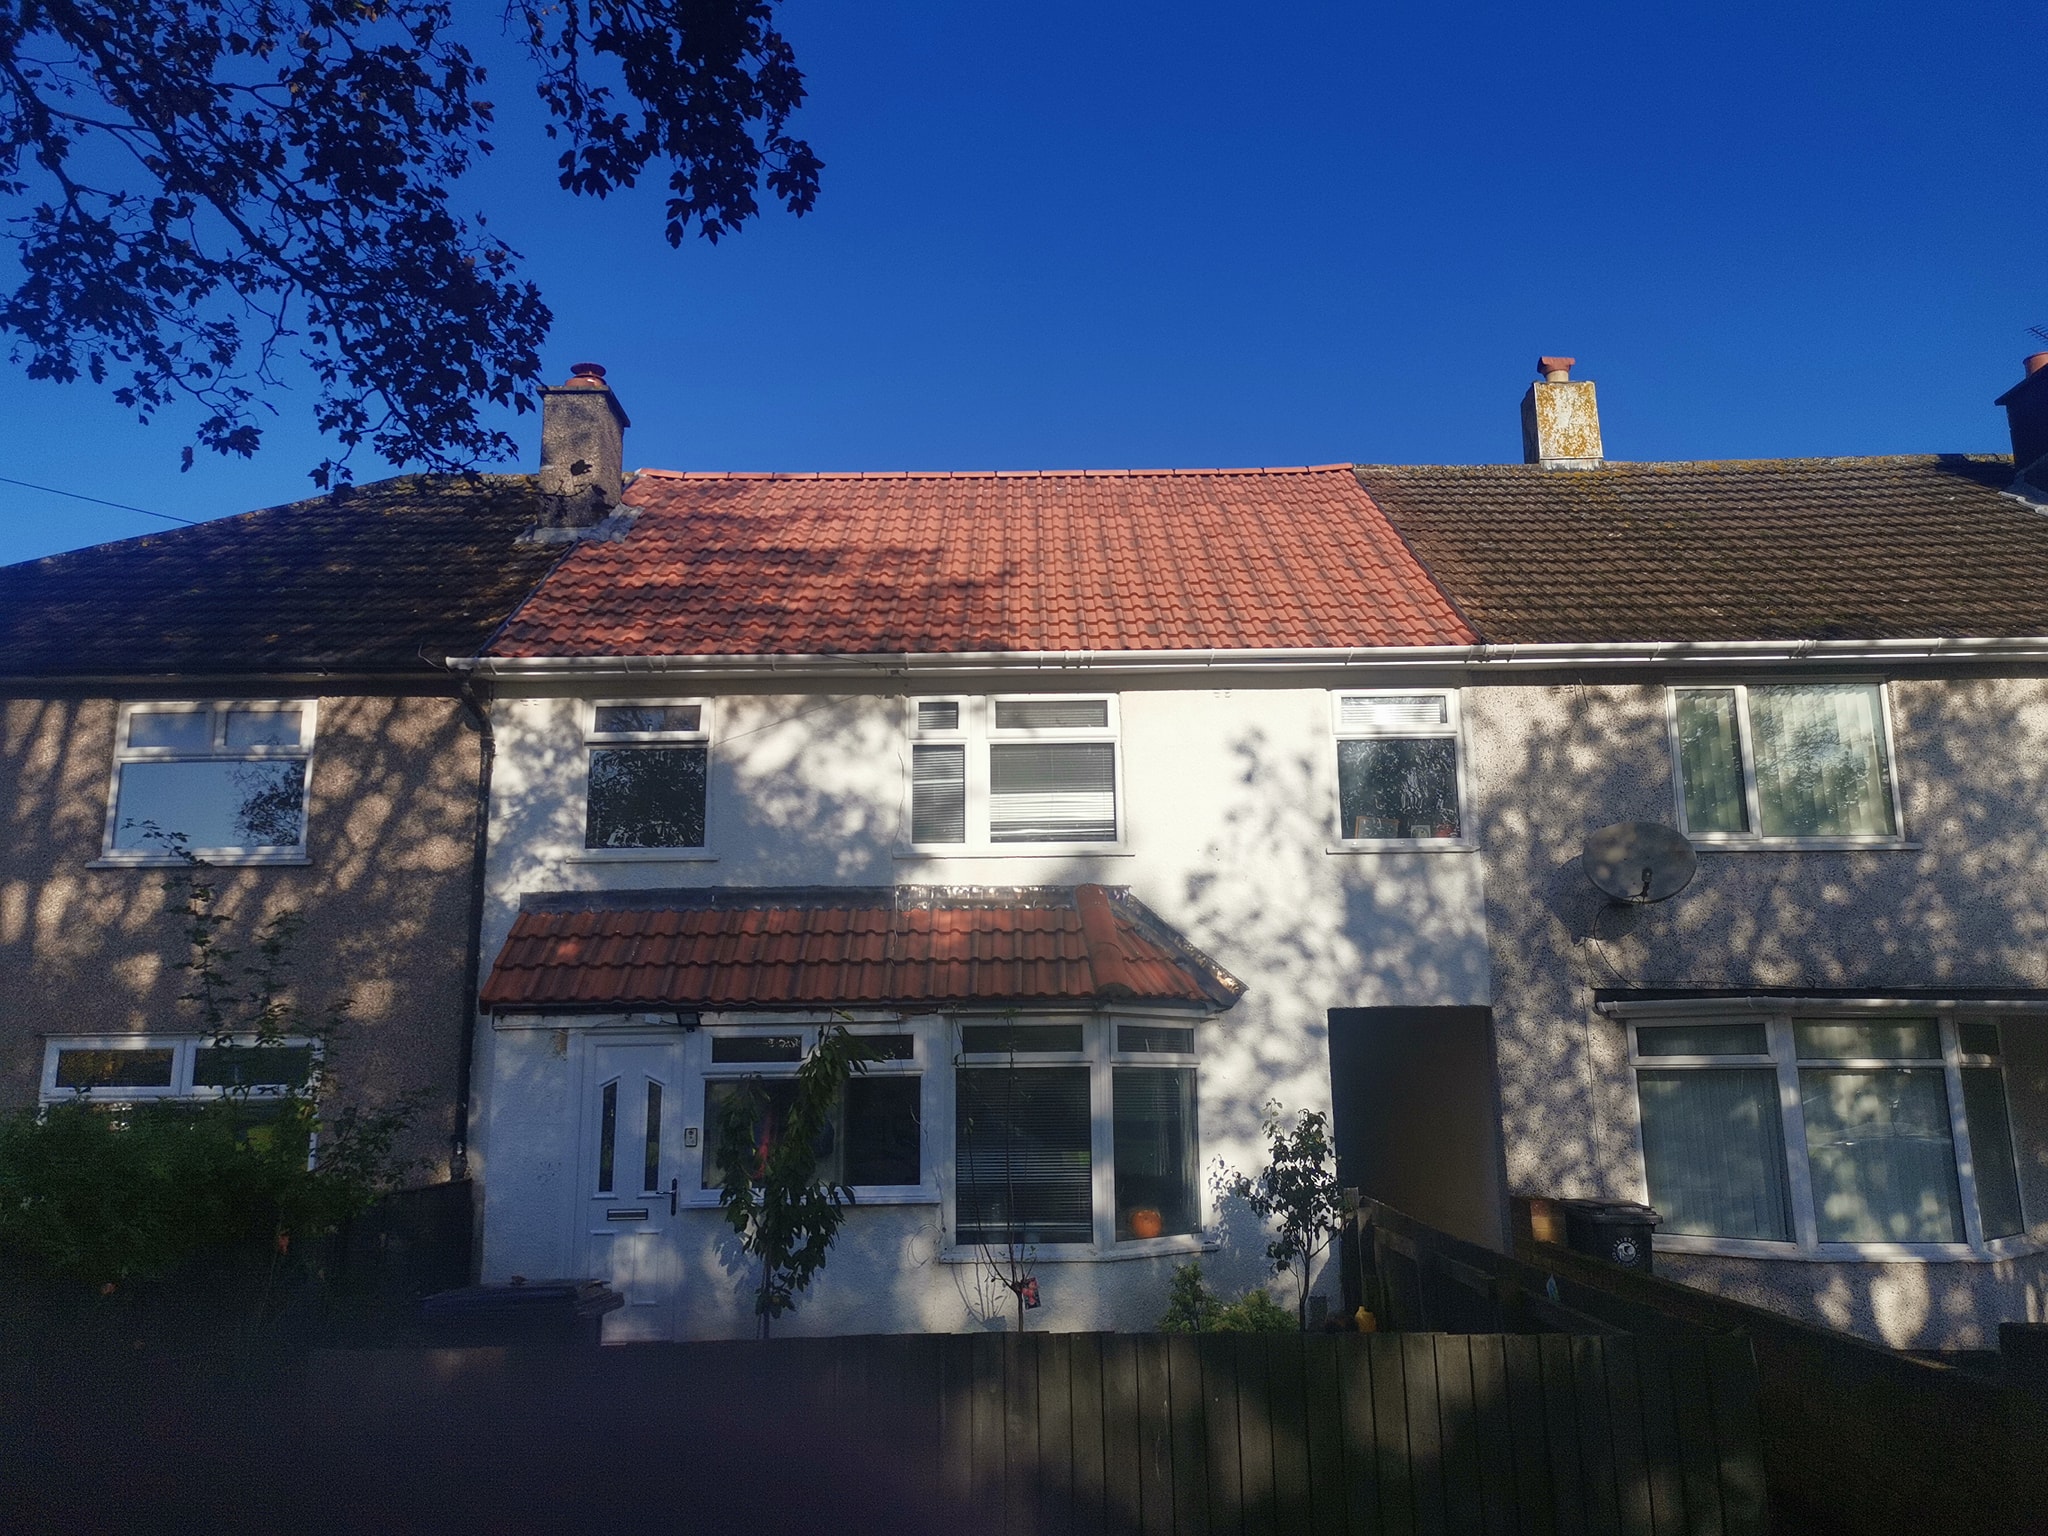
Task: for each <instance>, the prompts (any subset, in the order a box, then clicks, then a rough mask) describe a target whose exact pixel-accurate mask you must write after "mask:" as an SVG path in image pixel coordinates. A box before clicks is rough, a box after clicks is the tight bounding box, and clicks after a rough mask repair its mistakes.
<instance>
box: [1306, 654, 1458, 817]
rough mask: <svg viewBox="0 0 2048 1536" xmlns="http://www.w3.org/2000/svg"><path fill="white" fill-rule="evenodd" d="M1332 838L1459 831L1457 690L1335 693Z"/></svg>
mask: <svg viewBox="0 0 2048 1536" xmlns="http://www.w3.org/2000/svg"><path fill="white" fill-rule="evenodd" d="M1332 702H1333V705H1334V708H1335V710H1336V734H1337V827H1338V831H1337V835H1338V837H1339V839H1340V840H1341V841H1343V842H1346V843H1357V844H1361V845H1364V846H1367V847H1371V846H1374V845H1380V844H1392V845H1396V846H1399V845H1404V844H1413V843H1422V844H1428V843H1454V842H1457V841H1459V840H1460V839H1461V838H1462V837H1463V836H1464V828H1465V816H1464V811H1463V796H1462V793H1461V791H1460V775H1459V770H1458V696H1457V695H1456V694H1455V693H1423V692H1407V693H1379V692H1374V693H1339V694H1337V695H1335V696H1334V698H1333V701H1332Z"/></svg>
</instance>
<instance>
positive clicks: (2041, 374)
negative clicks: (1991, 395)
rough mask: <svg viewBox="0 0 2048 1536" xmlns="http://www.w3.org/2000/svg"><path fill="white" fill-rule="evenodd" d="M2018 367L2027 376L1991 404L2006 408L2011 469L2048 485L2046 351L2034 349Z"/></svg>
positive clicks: (2047, 367)
mask: <svg viewBox="0 0 2048 1536" xmlns="http://www.w3.org/2000/svg"><path fill="white" fill-rule="evenodd" d="M2021 366H2022V367H2024V368H2025V369H2026V370H2027V374H2026V377H2025V378H2023V379H2021V380H2020V381H2019V383H2017V384H2015V385H2013V387H2012V388H2011V389H2008V390H2007V391H2006V392H2005V393H2004V394H2002V395H2000V396H1999V397H1998V398H1997V400H1995V401H1993V402H1992V403H1993V404H1994V405H2002V406H2004V407H2005V421H2006V425H2007V426H2009V427H2010V428H2011V429H2012V467H2013V472H2014V473H2015V474H2016V475H2022V476H2027V478H2029V479H2031V480H2033V481H2034V482H2036V483H2037V484H2048V463H2044V462H2043V461H2044V460H2048V352H2036V353H2035V354H2034V355H2033V356H2032V357H2030V358H2028V359H2027V360H2026V362H2025V363H2023V364H2022V365H2021ZM2029 470H2033V471H2034V473H2033V474H2032V475H2028V473H2027V472H2028V471H2029Z"/></svg>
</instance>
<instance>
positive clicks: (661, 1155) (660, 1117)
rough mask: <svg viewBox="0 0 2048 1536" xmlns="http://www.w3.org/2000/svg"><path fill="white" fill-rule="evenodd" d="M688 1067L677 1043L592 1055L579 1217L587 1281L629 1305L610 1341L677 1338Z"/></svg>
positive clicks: (611, 1322) (595, 1048)
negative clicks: (603, 1285)
mask: <svg viewBox="0 0 2048 1536" xmlns="http://www.w3.org/2000/svg"><path fill="white" fill-rule="evenodd" d="M682 1064H683V1051H682V1046H681V1045H680V1044H679V1043H661V1044H633V1045H628V1044H612V1043H609V1042H605V1041H595V1042H593V1043H592V1044H591V1047H590V1072H589V1074H588V1075H587V1076H586V1077H585V1079H584V1081H585V1082H586V1083H587V1084H588V1085H589V1088H588V1091H587V1093H586V1096H585V1099H584V1111H583V1149H584V1150H583V1156H582V1158H581V1159H580V1161H581V1163H582V1167H583V1170H584V1173H583V1199H582V1201H581V1206H582V1209H581V1210H580V1211H579V1212H578V1215H579V1217H580V1219H581V1223H582V1226H583V1228H584V1238H583V1273H585V1274H588V1275H593V1276H595V1277H596V1278H598V1279H600V1280H609V1281H610V1282H611V1287H612V1289H613V1290H615V1291H617V1292H619V1293H620V1294H621V1295H623V1296H624V1297H625V1298H626V1305H625V1306H624V1307H623V1308H622V1309H621V1310H619V1311H617V1312H614V1313H612V1314H611V1315H610V1316H608V1317H607V1318H605V1320H604V1337H605V1342H606V1343H613V1342H618V1341H623V1340H632V1339H670V1338H674V1337H675V1321H676V1289H677V1280H678V1277H679V1275H680V1272H681V1263H680V1260H679V1257H678V1255H677V1253H676V1242H675V1238H676V1233H675V1231H674V1226H675V1217H676V1211H677V1200H678V1195H679V1192H680V1189H681V1185H680V1183H679V1179H680V1175H681V1172H682V1167H681V1164H682V1152H683V1138H682V1135H681V1126H682V1122H683V1105H682V1093H683V1073H682Z"/></svg>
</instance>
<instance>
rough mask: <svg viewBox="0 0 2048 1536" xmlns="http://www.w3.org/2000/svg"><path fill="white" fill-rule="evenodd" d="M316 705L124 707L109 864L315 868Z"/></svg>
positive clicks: (105, 856)
mask: <svg viewBox="0 0 2048 1536" xmlns="http://www.w3.org/2000/svg"><path fill="white" fill-rule="evenodd" d="M316 713H317V706H316V705H315V702H314V701H313V700H311V699H234V700H213V701H189V702H188V701H179V702H161V703H159V702H150V703H134V704H124V705H122V706H121V711H120V715H119V717H118V719H117V721H116V724H115V732H116V735H115V747H114V775H113V782H112V785H111V787H110V789H109V792H108V795H107V822H106V831H105V837H104V841H103V844H102V852H101V856H100V862H101V863H103V864H169V863H175V862H177V861H178V852H177V850H178V849H179V848H180V847H182V848H183V850H184V851H185V852H187V853H191V854H194V855H197V856H198V857H200V858H204V859H206V860H207V861H208V862H210V863H215V864H303V863H305V862H306V784H307V779H308V775H309V773H310V771H311V767H312V756H313V731H314V723H315V715H316Z"/></svg>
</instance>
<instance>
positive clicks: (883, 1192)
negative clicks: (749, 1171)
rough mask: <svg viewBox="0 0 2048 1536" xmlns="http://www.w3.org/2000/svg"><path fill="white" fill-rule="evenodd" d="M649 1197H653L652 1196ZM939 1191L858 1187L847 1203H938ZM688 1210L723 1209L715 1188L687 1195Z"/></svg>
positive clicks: (684, 1204) (684, 1203) (860, 1205)
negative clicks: (865, 1188)
mask: <svg viewBox="0 0 2048 1536" xmlns="http://www.w3.org/2000/svg"><path fill="white" fill-rule="evenodd" d="M649 1198H652V1197H651V1196H650V1197H649ZM938 1203H939V1192H938V1191H937V1190H936V1189H910V1188H907V1187H906V1188H876V1189H868V1190H863V1189H860V1188H856V1189H855V1190H854V1192H853V1198H852V1199H851V1200H849V1201H848V1202H847V1204H848V1205H849V1206H850V1207H851V1208H852V1209H854V1210H860V1209H862V1208H863V1207H865V1206H870V1205H937V1204H938ZM682 1209H684V1210H686V1211H716V1210H719V1209H721V1207H720V1205H719V1203H718V1193H717V1191H715V1190H699V1191H698V1192H697V1193H696V1194H695V1195H686V1196H684V1197H683V1200H682Z"/></svg>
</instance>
